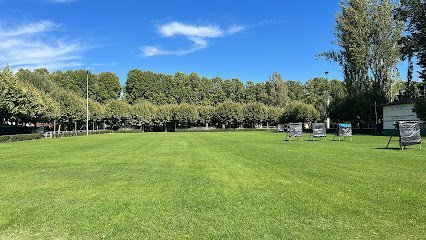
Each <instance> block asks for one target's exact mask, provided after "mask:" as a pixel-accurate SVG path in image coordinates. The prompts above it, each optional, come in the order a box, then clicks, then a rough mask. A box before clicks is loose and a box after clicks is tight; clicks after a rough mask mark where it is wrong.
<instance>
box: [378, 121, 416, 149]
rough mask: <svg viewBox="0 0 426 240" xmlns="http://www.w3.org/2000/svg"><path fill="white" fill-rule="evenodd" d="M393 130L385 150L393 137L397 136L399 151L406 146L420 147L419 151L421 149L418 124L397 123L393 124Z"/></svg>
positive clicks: (411, 122) (408, 122)
mask: <svg viewBox="0 0 426 240" xmlns="http://www.w3.org/2000/svg"><path fill="white" fill-rule="evenodd" d="M394 126H395V130H394V133H393V134H392V135H391V136H390V138H389V141H388V145H386V148H389V144H390V143H391V141H392V138H393V137H394V136H396V135H397V136H399V147H400V148H401V150H404V148H406V147H407V146H411V145H417V144H418V145H420V150H421V149H422V137H421V135H420V124H419V122H416V121H399V122H395V123H394Z"/></svg>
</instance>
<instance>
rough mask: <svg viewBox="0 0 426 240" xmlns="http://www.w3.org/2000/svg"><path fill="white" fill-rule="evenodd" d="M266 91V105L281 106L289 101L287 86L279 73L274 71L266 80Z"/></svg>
mask: <svg viewBox="0 0 426 240" xmlns="http://www.w3.org/2000/svg"><path fill="white" fill-rule="evenodd" d="M266 92H267V94H268V105H271V106H276V107H283V106H286V104H287V103H288V101H289V97H288V87H287V85H286V84H285V82H284V81H283V79H282V77H281V74H279V73H277V72H274V73H272V74H271V75H270V76H269V80H268V81H267V82H266Z"/></svg>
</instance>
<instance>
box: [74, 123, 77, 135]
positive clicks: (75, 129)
mask: <svg viewBox="0 0 426 240" xmlns="http://www.w3.org/2000/svg"><path fill="white" fill-rule="evenodd" d="M74 134H75V135H77V121H74Z"/></svg>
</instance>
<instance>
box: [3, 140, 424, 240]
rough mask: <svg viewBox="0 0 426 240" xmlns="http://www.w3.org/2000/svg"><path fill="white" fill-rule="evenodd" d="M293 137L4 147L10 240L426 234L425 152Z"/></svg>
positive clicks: (59, 142) (405, 236)
mask: <svg viewBox="0 0 426 240" xmlns="http://www.w3.org/2000/svg"><path fill="white" fill-rule="evenodd" d="M283 139H284V134H277V133H270V132H227V133H219V132H218V133H144V134H107V135H96V136H88V137H75V138H62V139H43V140H36V141H29V142H17V143H3V144H0V238H1V239H35V238H36V239H37V238H39V239H46V238H53V239H77V238H78V239H101V238H106V239H113V238H119V239H132V238H133V239H135V238H137V239H140V238H147V239H157V238H165V239H206V238H207V239H222V238H228V239H301V238H303V239H305V238H310V239H324V238H327V239H330V238H332V239H336V238H343V239H425V238H426V151H425V150H423V151H420V150H419V149H418V146H413V147H411V148H410V149H408V150H407V151H397V150H385V149H380V148H383V147H384V146H386V143H387V140H388V138H387V137H374V136H355V137H354V141H353V142H350V141H342V142H333V141H330V140H331V139H332V137H329V141H327V142H311V141H304V142H284V141H283ZM393 146H394V147H396V146H397V143H393Z"/></svg>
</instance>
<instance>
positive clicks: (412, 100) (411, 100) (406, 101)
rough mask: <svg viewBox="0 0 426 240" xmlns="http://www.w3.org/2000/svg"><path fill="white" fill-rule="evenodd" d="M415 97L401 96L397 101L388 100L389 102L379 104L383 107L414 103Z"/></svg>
mask: <svg viewBox="0 0 426 240" xmlns="http://www.w3.org/2000/svg"><path fill="white" fill-rule="evenodd" d="M416 102H417V99H416V98H403V99H401V100H398V101H394V102H390V103H386V104H381V105H379V106H380V107H384V106H393V105H402V104H410V103H416Z"/></svg>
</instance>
